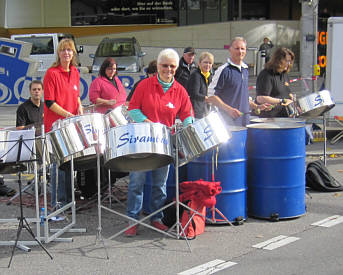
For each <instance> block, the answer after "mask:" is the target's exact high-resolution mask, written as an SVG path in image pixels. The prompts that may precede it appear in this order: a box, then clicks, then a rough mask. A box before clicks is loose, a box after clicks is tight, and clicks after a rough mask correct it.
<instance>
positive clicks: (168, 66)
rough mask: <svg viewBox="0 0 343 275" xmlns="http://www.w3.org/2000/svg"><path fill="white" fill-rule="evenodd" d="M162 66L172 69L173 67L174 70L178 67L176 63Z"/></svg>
mask: <svg viewBox="0 0 343 275" xmlns="http://www.w3.org/2000/svg"><path fill="white" fill-rule="evenodd" d="M161 66H162V67H163V68H165V69H167V68H170V69H172V70H175V69H176V65H173V64H172V65H168V64H161Z"/></svg>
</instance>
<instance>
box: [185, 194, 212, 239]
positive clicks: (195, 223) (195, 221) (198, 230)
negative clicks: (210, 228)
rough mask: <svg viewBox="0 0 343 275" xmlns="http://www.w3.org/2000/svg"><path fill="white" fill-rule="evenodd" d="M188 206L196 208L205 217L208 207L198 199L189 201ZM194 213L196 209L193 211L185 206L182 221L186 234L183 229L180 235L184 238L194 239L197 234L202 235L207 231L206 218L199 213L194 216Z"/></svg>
mask: <svg viewBox="0 0 343 275" xmlns="http://www.w3.org/2000/svg"><path fill="white" fill-rule="evenodd" d="M187 206H189V207H190V208H192V209H194V210H196V211H197V212H199V213H200V214H202V215H203V216H204V217H205V216H206V207H205V206H204V205H203V204H202V203H201V202H199V201H198V200H191V201H189V202H188V203H187ZM194 213H195V212H194V211H191V210H189V209H187V208H184V210H183V213H182V216H181V220H180V223H181V226H182V228H183V230H184V232H185V234H184V233H183V232H182V230H181V232H180V236H181V237H182V238H187V239H190V240H191V239H194V238H195V236H196V235H200V234H202V233H204V231H205V218H204V217H202V216H200V215H199V214H195V215H194V216H193V214H194ZM192 216H193V218H192Z"/></svg>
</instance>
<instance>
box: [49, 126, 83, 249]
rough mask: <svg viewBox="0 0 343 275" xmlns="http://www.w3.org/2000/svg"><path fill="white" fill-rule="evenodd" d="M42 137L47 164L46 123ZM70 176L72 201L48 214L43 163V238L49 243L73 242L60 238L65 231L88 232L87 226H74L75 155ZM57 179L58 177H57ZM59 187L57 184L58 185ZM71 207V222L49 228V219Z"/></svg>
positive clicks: (71, 162)
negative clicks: (51, 233)
mask: <svg viewBox="0 0 343 275" xmlns="http://www.w3.org/2000/svg"><path fill="white" fill-rule="evenodd" d="M42 139H43V140H44V142H42V146H43V148H42V152H43V153H42V162H43V164H45V154H46V152H45V151H46V149H47V146H46V145H45V144H44V143H45V142H47V140H46V136H45V133H44V125H43V126H42ZM70 176H71V196H72V197H71V202H70V203H68V204H66V205H65V206H63V207H62V208H59V209H57V210H55V211H54V212H52V213H50V214H49V215H48V201H47V181H46V165H43V193H44V223H43V226H44V237H43V240H44V242H45V243H49V242H51V241H60V242H72V241H73V239H72V238H59V236H61V235H62V234H63V233H64V232H72V233H75V232H76V233H84V232H86V229H85V228H72V227H74V225H75V224H76V205H75V193H74V159H73V156H71V160H70ZM56 181H57V179H56ZM56 187H57V186H56ZM69 208H71V214H72V220H71V223H69V224H67V225H66V226H65V227H63V228H58V229H50V230H49V222H48V221H49V220H50V219H51V218H52V217H56V216H57V215H59V214H60V213H62V212H64V211H65V210H67V209H69ZM49 232H53V233H55V234H53V235H51V236H50V235H49Z"/></svg>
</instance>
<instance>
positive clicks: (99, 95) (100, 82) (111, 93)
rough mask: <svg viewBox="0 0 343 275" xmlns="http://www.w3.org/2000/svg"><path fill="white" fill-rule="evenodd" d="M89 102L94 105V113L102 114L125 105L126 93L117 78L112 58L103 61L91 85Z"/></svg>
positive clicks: (115, 65) (115, 66) (114, 62)
mask: <svg viewBox="0 0 343 275" xmlns="http://www.w3.org/2000/svg"><path fill="white" fill-rule="evenodd" d="M89 100H90V101H91V102H92V103H93V104H95V111H96V112H99V113H103V114H105V113H106V112H107V111H109V110H112V109H114V108H116V107H117V106H120V105H123V104H124V103H125V100H126V91H125V88H124V86H123V85H122V84H121V82H120V80H119V78H118V76H117V64H116V61H115V60H114V59H113V58H112V57H108V58H106V59H105V60H104V62H103V63H102V65H101V67H100V71H99V76H98V77H97V78H96V79H94V80H93V82H92V83H91V85H90V87H89Z"/></svg>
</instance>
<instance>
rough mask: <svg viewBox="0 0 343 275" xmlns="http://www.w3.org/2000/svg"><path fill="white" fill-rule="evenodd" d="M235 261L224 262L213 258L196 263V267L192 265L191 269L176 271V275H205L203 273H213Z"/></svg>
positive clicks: (231, 264)
mask: <svg viewBox="0 0 343 275" xmlns="http://www.w3.org/2000/svg"><path fill="white" fill-rule="evenodd" d="M235 264H237V263H234V262H225V261H223V260H219V259H216V260H213V261H211V262H208V263H206V264H202V265H198V266H196V267H193V268H191V269H188V270H185V271H182V272H180V273H178V275H192V274H197V275H205V274H213V273H216V272H218V271H221V270H223V269H226V268H229V267H231V266H233V265H235Z"/></svg>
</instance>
